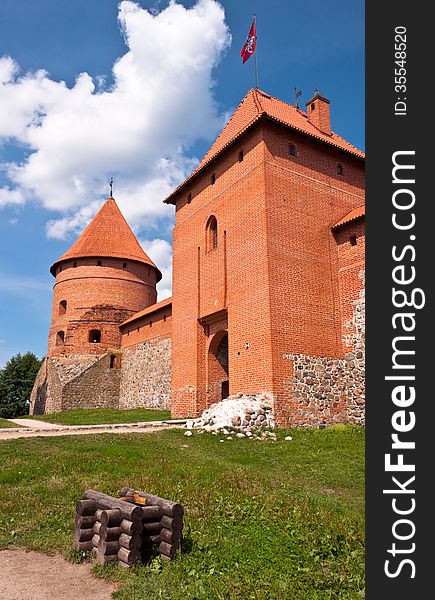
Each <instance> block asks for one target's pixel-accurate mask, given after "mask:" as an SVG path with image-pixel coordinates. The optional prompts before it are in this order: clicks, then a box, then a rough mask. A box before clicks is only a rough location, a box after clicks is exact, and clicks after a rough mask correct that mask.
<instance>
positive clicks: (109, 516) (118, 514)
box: [95, 508, 122, 527]
mask: <svg viewBox="0 0 435 600" xmlns="http://www.w3.org/2000/svg"><path fill="white" fill-rule="evenodd" d="M95 517H96V519H97V521H99V522H100V523H101V524H102V525H106V526H109V527H115V526H116V525H119V524H120V523H121V521H122V511H121V510H120V509H119V508H111V509H103V508H99V509H98V510H96V511H95Z"/></svg>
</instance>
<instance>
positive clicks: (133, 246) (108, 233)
mask: <svg viewBox="0 0 435 600" xmlns="http://www.w3.org/2000/svg"><path fill="white" fill-rule="evenodd" d="M92 256H98V257H100V258H104V257H105V258H107V257H110V258H124V259H127V260H135V261H137V262H141V263H145V264H146V265H150V266H152V267H154V268H155V269H156V270H157V281H160V279H161V278H162V274H161V273H160V271H159V269H158V268H157V267H156V265H155V264H154V263H153V261H152V260H151V259H150V258H149V257H148V256H147V255H146V254H145V252H144V251H143V249H142V247H141V245H140V244H139V242H138V241H137V239H136V236H135V235H134V233H133V232H132V230H131V229H130V226H129V225H128V223H127V221H126V220H125V219H124V217H123V215H122V213H121V211H120V210H119V208H118V205H117V204H116V202H115V200H114V199H113V198H107V200H106V202H105V203H104V204H103V206H102V207H101V208H100V210H99V211H98V212H97V214H96V215H95V217H94V218H93V219H92V221H91V222H90V223H89V224H88V226H87V227H86V229H85V230H84V231H83V233H82V234H81V235H80V237H79V238H78V239H77V240H76V241H75V242H74V244H73V245H72V246H71V248H70V249H69V250H67V251H66V252H65V254H63V255H62V256H61V257H60V258H59V259H58V260H57V261H56V262H55V263H54V264H53V265H52V266H51V268H50V272H51V273H52V274H53V275H56V267H57V266H58V265H59V263H61V262H63V261H65V260H71V259H74V258H88V257H92Z"/></svg>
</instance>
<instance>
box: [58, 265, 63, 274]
mask: <svg viewBox="0 0 435 600" xmlns="http://www.w3.org/2000/svg"><path fill="white" fill-rule="evenodd" d="M61 271H62V265H60V267H59V271H58V273H60V272H61Z"/></svg>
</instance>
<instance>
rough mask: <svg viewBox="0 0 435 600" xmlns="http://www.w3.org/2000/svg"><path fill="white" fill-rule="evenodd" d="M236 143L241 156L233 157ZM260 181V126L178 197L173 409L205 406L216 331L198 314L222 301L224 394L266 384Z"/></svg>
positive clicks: (216, 309)
mask: <svg viewBox="0 0 435 600" xmlns="http://www.w3.org/2000/svg"><path fill="white" fill-rule="evenodd" d="M241 150H243V160H242V161H241V162H239V153H240V151H241ZM212 174H214V175H215V183H214V184H212V183H211V175H212ZM264 187H265V182H264V142H263V131H262V128H261V127H257V128H256V129H254V130H252V131H250V132H249V133H247V134H246V135H245V137H244V139H243V141H241V143H240V144H236V145H235V146H234V147H232V148H231V149H229V150H228V151H227V152H226V153H225V154H224V155H223V156H222V157H221V158H220V159H218V160H217V161H214V162H213V163H212V164H211V165H210V166H209V167H208V168H207V169H206V170H205V171H204V173H203V174H202V175H200V176H198V177H197V178H196V179H195V180H194V181H193V182H192V184H191V185H190V186H189V188H188V189H186V190H184V191H183V192H182V194H180V195H179V196H178V197H177V198H176V225H175V229H174V233H173V362H172V382H173V384H172V394H173V395H172V412H173V415H174V416H187V415H191V416H195V415H196V414H198V412H200V411H201V410H202V409H203V408H206V405H207V386H208V379H207V378H208V369H207V365H206V361H207V352H208V346H209V345H210V342H211V338H210V336H211V335H214V333H215V332H214V333H213V332H211V331H209V330H208V329H207V328H206V327H204V326H203V325H201V324H200V323H199V322H198V319H201V320H202V321H204V322H206V323H207V322H211V321H213V315H217V317H218V316H219V313H220V311H222V310H224V309H226V308H228V313H227V314H228V325H227V327H228V359H229V366H228V368H229V386H230V393H235V392H237V391H239V390H241V389H242V390H243V391H245V392H247V393H250V392H253V393H255V392H259V391H260V392H261V391H268V390H270V389H271V387H272V374H271V372H272V369H271V352H270V348H271V339H270V311H269V296H268V272H267V254H266V252H265V249H266V247H267V231H266V212H265V201H266V199H265V194H264ZM189 194H191V195H192V200H191V202H190V203H189V202H188V195H189ZM211 215H214V216H215V217H216V219H217V241H218V243H217V248H214V249H209V248H207V239H206V236H207V231H206V225H207V221H208V219H209V217H210V216H211ZM220 327H226V325H224V324H221V325H220ZM246 344H249V350H246Z"/></svg>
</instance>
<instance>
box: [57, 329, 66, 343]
mask: <svg viewBox="0 0 435 600" xmlns="http://www.w3.org/2000/svg"><path fill="white" fill-rule="evenodd" d="M64 343H65V332H64V331H58V332H57V334H56V346H63V345H64Z"/></svg>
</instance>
